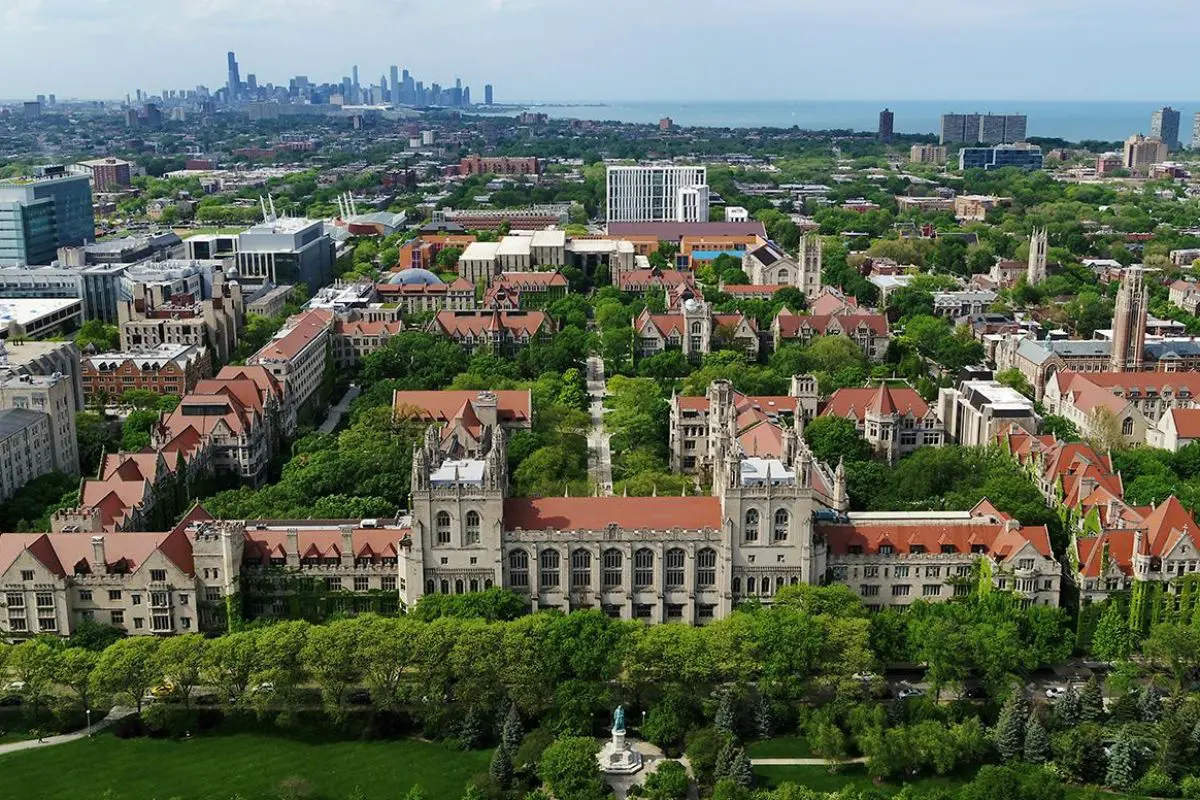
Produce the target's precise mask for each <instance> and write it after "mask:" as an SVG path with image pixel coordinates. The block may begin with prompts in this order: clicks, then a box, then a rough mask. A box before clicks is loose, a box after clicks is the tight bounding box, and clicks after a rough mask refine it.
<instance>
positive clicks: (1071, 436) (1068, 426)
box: [1042, 414, 1083, 442]
mask: <svg viewBox="0 0 1200 800" xmlns="http://www.w3.org/2000/svg"><path fill="white" fill-rule="evenodd" d="M1042 433H1045V434H1048V435H1050V436H1053V437H1055V438H1056V439H1058V440H1059V441H1062V442H1079V441H1082V440H1083V437H1082V436H1081V435H1080V433H1079V426H1078V425H1076V424H1075V423H1074V422H1071V420H1069V419H1067V418H1066V417H1060V416H1059V415H1057V414H1047V415H1046V416H1044V417H1042Z"/></svg>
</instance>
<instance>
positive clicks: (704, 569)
mask: <svg viewBox="0 0 1200 800" xmlns="http://www.w3.org/2000/svg"><path fill="white" fill-rule="evenodd" d="M716 585H717V551H716V550H713V549H712V548H711V547H706V548H704V549H703V550H701V551H700V552H698V553H696V586H698V587H700V588H701V589H703V588H705V587H709V586H716Z"/></svg>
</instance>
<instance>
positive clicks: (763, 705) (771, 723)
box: [754, 693, 775, 739]
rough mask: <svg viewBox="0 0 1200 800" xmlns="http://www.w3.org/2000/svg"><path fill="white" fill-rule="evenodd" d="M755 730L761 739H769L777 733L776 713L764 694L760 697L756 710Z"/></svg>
mask: <svg viewBox="0 0 1200 800" xmlns="http://www.w3.org/2000/svg"><path fill="white" fill-rule="evenodd" d="M754 730H755V732H756V733H757V734H758V738H760V739H769V738H771V736H772V735H774V733H775V712H774V709H772V708H771V701H770V700H768V699H767V696H766V695H764V694H761V693H760V694H759V695H758V704H757V705H756V706H755V709H754Z"/></svg>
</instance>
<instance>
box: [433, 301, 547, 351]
mask: <svg viewBox="0 0 1200 800" xmlns="http://www.w3.org/2000/svg"><path fill="white" fill-rule="evenodd" d="M429 325H430V328H429V329H430V331H432V332H433V333H437V334H440V335H442V336H445V337H447V338H449V339H451V340H452V341H453V342H454V343H455V344H457V345H459V346H461V347H463V348H464V349H466V350H468V351H470V352H472V353H492V354H495V355H512V354H513V353H515V352H517V351H518V350H521V349H523V348H525V347H527V346H529V344H531V343H532V342H535V341H537V342H548V341H550V339H551V337H553V335H554V323H553V321H552V320H551V319H550V317H549V316H547V315H546V314H545V313H544V312H542V311H524V310H521V311H501V310H499V309H491V310H476V311H439V312H438V313H437V315H436V316H435V317H434V318H433V320H432V321H431V322H430V323H429Z"/></svg>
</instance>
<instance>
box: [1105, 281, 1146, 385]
mask: <svg viewBox="0 0 1200 800" xmlns="http://www.w3.org/2000/svg"><path fill="white" fill-rule="evenodd" d="M1148 302H1149V296H1148V293H1147V290H1146V280H1145V275H1144V274H1143V273H1142V268H1141V267H1128V268H1127V269H1126V270H1125V275H1124V276H1122V278H1121V289H1120V291H1119V292H1117V305H1116V310H1115V311H1114V312H1113V338H1112V354H1111V356H1110V360H1109V366H1108V369H1109V371H1110V372H1139V371H1141V370H1142V369H1143V367H1144V364H1145V358H1146V314H1147V304H1148Z"/></svg>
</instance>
